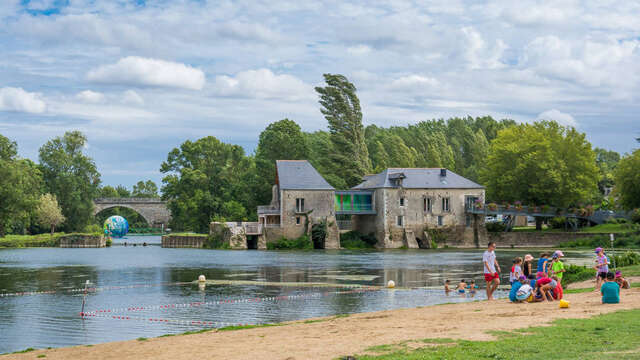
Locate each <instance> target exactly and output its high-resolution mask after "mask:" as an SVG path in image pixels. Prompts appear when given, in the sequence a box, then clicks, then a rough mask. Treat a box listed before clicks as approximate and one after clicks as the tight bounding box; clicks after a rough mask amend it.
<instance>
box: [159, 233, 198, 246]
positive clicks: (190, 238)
mask: <svg viewBox="0 0 640 360" xmlns="http://www.w3.org/2000/svg"><path fill="white" fill-rule="evenodd" d="M206 240H207V237H206V236H198V235H164V236H162V247H163V248H201V247H203V246H204V242H205V241H206Z"/></svg>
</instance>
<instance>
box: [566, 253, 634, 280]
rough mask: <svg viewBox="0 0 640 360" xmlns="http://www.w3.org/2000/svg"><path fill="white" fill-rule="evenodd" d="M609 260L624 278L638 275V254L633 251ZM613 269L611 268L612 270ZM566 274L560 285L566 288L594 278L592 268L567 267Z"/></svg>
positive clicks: (594, 271) (594, 272)
mask: <svg viewBox="0 0 640 360" xmlns="http://www.w3.org/2000/svg"><path fill="white" fill-rule="evenodd" d="M610 260H612V264H613V261H615V263H616V266H617V268H618V270H620V271H622V274H623V275H624V276H635V275H636V272H638V274H637V275H640V254H639V253H637V252H634V251H627V252H626V253H624V254H621V255H615V256H613V257H612V258H611V259H610ZM612 269H613V268H612ZM566 270H567V272H565V273H564V276H563V277H562V285H564V286H567V285H569V284H571V283H575V282H580V281H585V280H589V279H593V278H594V277H595V276H596V270H595V269H594V268H593V267H587V266H577V265H567V266H566Z"/></svg>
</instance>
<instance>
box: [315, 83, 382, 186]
mask: <svg viewBox="0 0 640 360" xmlns="http://www.w3.org/2000/svg"><path fill="white" fill-rule="evenodd" d="M324 80H325V82H326V86H324V87H316V92H317V93H318V95H320V105H321V106H322V107H321V109H320V111H321V112H322V114H323V115H324V117H325V118H326V119H327V121H328V122H329V132H330V134H331V143H332V144H333V151H332V153H331V154H329V156H330V157H331V160H332V162H333V163H334V166H335V168H334V169H336V170H335V173H336V174H341V175H342V177H343V178H344V180H345V181H346V184H347V186H355V185H357V184H359V183H360V182H362V177H363V175H365V174H366V173H368V172H369V171H371V160H370V159H369V152H368V150H367V145H366V143H365V138H364V127H363V125H362V110H361V109H360V100H359V99H358V96H357V95H356V87H355V86H354V85H353V84H352V83H350V82H349V80H347V78H346V77H345V76H343V75H339V74H324Z"/></svg>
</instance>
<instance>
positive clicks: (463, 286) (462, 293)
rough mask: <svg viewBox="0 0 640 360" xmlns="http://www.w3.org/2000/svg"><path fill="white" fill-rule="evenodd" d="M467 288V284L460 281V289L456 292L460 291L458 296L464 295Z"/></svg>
mask: <svg viewBox="0 0 640 360" xmlns="http://www.w3.org/2000/svg"><path fill="white" fill-rule="evenodd" d="M466 287H467V283H466V282H464V279H462V280H460V283H459V284H458V287H457V288H456V290H458V294H460V295H464V292H465V290H464V289H465V288H466Z"/></svg>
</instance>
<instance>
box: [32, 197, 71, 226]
mask: <svg viewBox="0 0 640 360" xmlns="http://www.w3.org/2000/svg"><path fill="white" fill-rule="evenodd" d="M36 217H37V218H38V222H39V223H40V224H41V225H42V226H46V227H49V228H51V233H52V234H53V233H54V232H55V228H56V226H58V225H60V223H62V222H63V221H64V215H62V210H61V209H60V206H58V200H57V199H56V196H55V195H51V194H43V195H42V196H40V202H39V203H38V207H37V208H36Z"/></svg>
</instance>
